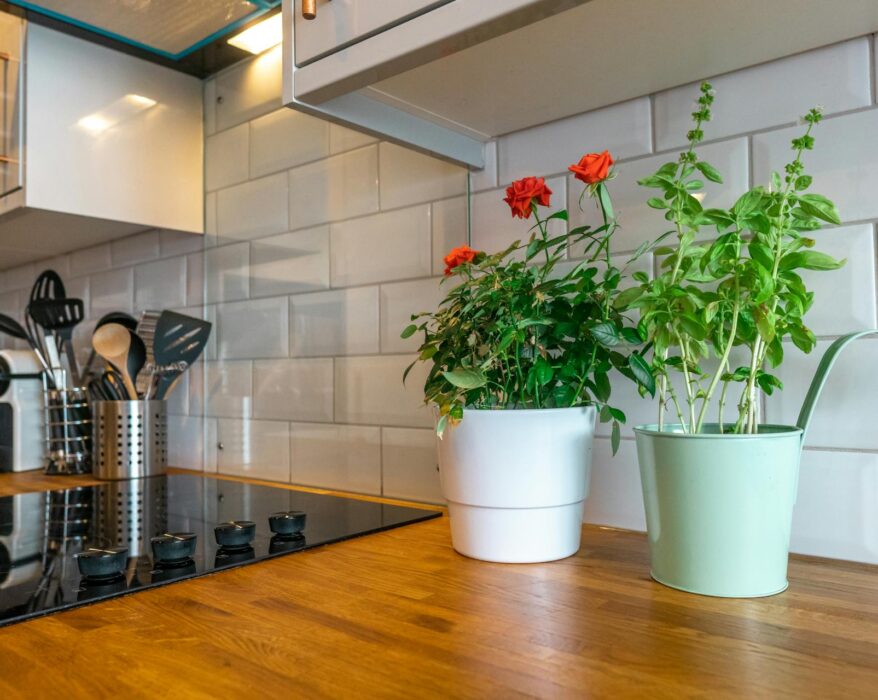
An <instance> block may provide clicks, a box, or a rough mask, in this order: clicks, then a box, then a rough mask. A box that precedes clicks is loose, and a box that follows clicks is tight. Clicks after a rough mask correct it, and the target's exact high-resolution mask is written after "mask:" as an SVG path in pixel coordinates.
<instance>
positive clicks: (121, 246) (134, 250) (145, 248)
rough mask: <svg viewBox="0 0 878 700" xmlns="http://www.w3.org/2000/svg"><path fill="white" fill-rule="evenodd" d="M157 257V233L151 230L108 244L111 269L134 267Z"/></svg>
mask: <svg viewBox="0 0 878 700" xmlns="http://www.w3.org/2000/svg"><path fill="white" fill-rule="evenodd" d="M157 257H159V232H158V231H156V230H154V229H151V230H149V231H144V232H143V233H135V234H134V235H133V236H127V237H125V238H120V239H118V240H115V241H112V242H111V243H110V258H111V260H112V261H113V267H122V266H123V265H134V264H135V263H140V262H146V261H148V260H155V259H156V258H157Z"/></svg>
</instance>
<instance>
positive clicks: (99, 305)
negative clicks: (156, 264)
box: [89, 267, 134, 316]
mask: <svg viewBox="0 0 878 700" xmlns="http://www.w3.org/2000/svg"><path fill="white" fill-rule="evenodd" d="M89 291H90V296H91V300H90V304H89V306H90V309H91V314H90V315H91V316H101V315H103V314H105V313H107V312H108V311H128V312H131V311H133V310H134V268H131V267H123V268H121V269H119V270H109V271H108V272H99V273H97V274H94V275H92V276H91V278H90V282H89Z"/></svg>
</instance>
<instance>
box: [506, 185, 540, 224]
mask: <svg viewBox="0 0 878 700" xmlns="http://www.w3.org/2000/svg"><path fill="white" fill-rule="evenodd" d="M551 196H552V190H550V189H549V188H548V187H546V181H545V180H544V179H543V178H541V177H525V178H522V179H521V180H516V181H515V182H513V183H512V184H511V185H509V187H507V188H506V196H505V197H504V198H503V201H504V202H506V203H507V204H508V205H509V208H510V209H511V210H512V216H513V217H516V216H517V217H518V218H519V219H529V218H530V215H531V212H532V210H533V207H534V206H535V204H534V201H535V200H536V204H539V205H540V206H541V207H547V206H549V198H550V197H551Z"/></svg>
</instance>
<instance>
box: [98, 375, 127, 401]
mask: <svg viewBox="0 0 878 700" xmlns="http://www.w3.org/2000/svg"><path fill="white" fill-rule="evenodd" d="M101 387H102V388H103V390H104V394H105V395H106V396H107V400H108V401H130V400H131V399H132V396H131V395H130V394H129V393H128V389H126V388H125V382H124V380H123V379H122V375H121V374H119V373H118V372H117V371H116V370H114V369H110V370H107V371H106V372H104V373H103V374H102V375H101Z"/></svg>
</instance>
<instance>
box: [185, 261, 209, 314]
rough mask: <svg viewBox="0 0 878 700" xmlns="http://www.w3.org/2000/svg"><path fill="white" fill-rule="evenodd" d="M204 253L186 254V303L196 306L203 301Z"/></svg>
mask: <svg viewBox="0 0 878 700" xmlns="http://www.w3.org/2000/svg"><path fill="white" fill-rule="evenodd" d="M204 280H205V277H204V253H193V254H192V255H187V256H186V303H187V304H188V305H189V306H198V305H200V304H203V303H204Z"/></svg>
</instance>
